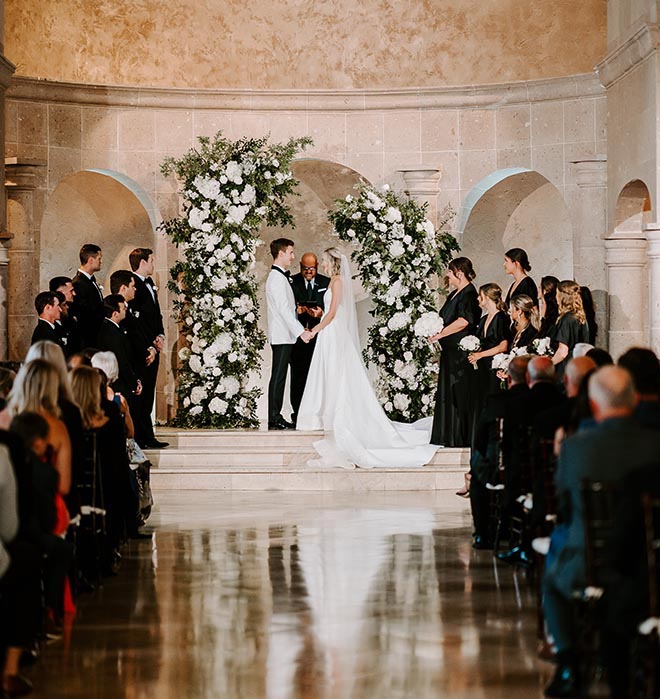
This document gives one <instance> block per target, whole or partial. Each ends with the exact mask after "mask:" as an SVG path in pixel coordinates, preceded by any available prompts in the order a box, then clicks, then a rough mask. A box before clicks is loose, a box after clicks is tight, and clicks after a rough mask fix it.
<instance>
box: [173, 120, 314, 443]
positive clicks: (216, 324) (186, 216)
mask: <svg viewBox="0 0 660 699" xmlns="http://www.w3.org/2000/svg"><path fill="white" fill-rule="evenodd" d="M198 141H199V146H198V147H197V148H192V149H191V150H189V151H188V153H186V154H185V155H184V156H182V157H181V158H177V159H175V158H166V159H165V160H164V161H163V164H162V166H161V172H162V173H163V175H164V176H166V177H167V176H169V175H171V174H174V175H176V177H177V178H178V180H179V182H180V194H181V197H182V199H183V213H182V215H180V216H178V217H176V218H173V219H170V220H168V221H165V222H163V223H162V224H161V228H162V229H163V230H164V231H165V233H166V234H167V235H168V236H169V238H170V239H171V240H172V242H173V243H174V244H175V245H176V246H177V247H178V248H179V250H180V252H181V257H182V259H181V260H179V261H178V262H177V263H176V264H174V266H173V267H172V268H171V269H170V275H171V281H170V282H169V284H168V288H169V289H170V291H171V292H173V293H174V294H176V295H177V296H176V298H175V300H174V303H173V305H174V309H175V312H176V317H177V320H178V322H179V324H180V327H181V328H182V334H183V337H184V339H185V342H186V346H185V347H183V348H182V349H181V350H180V351H179V369H178V373H177V393H178V398H179V403H178V410H177V414H176V418H175V420H174V424H175V425H177V426H180V427H214V428H220V429H231V428H244V427H258V425H259V423H258V420H257V416H256V404H257V399H258V397H259V395H260V389H258V388H254V387H252V388H250V387H249V382H250V378H251V375H253V374H254V373H255V372H258V371H259V370H260V367H261V355H260V352H261V349H262V348H263V346H264V344H265V337H264V334H263V333H262V332H261V331H260V330H259V327H258V320H259V308H258V305H257V283H256V279H255V277H254V274H253V272H252V270H253V269H254V266H255V251H256V249H257V246H258V245H259V244H260V239H259V229H260V227H261V226H262V224H264V223H265V224H267V225H276V224H279V225H281V226H286V225H293V221H292V217H291V214H290V212H289V209H288V208H287V206H286V198H287V197H288V196H289V195H290V194H292V193H294V192H295V187H296V185H297V181H296V180H295V179H294V178H293V176H292V175H291V172H290V165H291V162H292V160H293V158H294V157H295V156H296V154H297V153H298V152H299V151H301V150H302V149H304V148H305V147H306V146H307V145H309V144H310V143H311V140H310V139H309V138H300V139H291V140H290V141H289V142H288V143H286V144H274V143H269V139H268V137H266V138H258V139H248V138H243V139H240V140H239V141H230V140H228V139H226V138H224V137H223V136H222V133H221V132H219V133H218V134H216V136H215V137H214V138H213V139H210V138H207V137H201V138H199V139H198Z"/></svg>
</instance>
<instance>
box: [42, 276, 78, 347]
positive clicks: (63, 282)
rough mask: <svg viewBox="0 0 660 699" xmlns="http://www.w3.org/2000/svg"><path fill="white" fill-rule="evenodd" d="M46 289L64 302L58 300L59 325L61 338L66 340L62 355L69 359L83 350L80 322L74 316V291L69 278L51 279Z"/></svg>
mask: <svg viewBox="0 0 660 699" xmlns="http://www.w3.org/2000/svg"><path fill="white" fill-rule="evenodd" d="M48 288H49V289H50V291H53V292H57V293H59V294H62V296H63V297H64V300H62V299H60V307H61V309H62V313H61V317H60V320H59V324H60V328H61V334H62V336H63V337H64V338H66V343H65V344H64V354H65V356H66V357H70V356H71V355H72V354H75V353H76V352H80V351H81V350H82V349H84V346H83V338H82V331H81V329H80V321H79V320H78V317H77V316H76V314H75V298H76V290H75V289H74V288H73V281H72V280H71V279H70V278H69V277H53V278H52V279H51V280H50V282H49V283H48Z"/></svg>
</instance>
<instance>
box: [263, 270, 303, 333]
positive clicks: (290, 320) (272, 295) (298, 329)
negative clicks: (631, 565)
mask: <svg viewBox="0 0 660 699" xmlns="http://www.w3.org/2000/svg"><path fill="white" fill-rule="evenodd" d="M283 272H284V270H282V272H280V271H278V270H277V269H271V270H270V274H269V275H268V279H267V280H266V306H267V308H268V342H269V343H270V344H271V345H293V344H295V342H296V340H297V339H298V337H300V335H301V334H302V333H303V332H304V330H305V328H303V326H302V325H301V323H299V322H298V319H297V318H296V299H295V297H294V295H293V289H292V288H291V282H290V281H289V277H287V276H285V275H284V273H283Z"/></svg>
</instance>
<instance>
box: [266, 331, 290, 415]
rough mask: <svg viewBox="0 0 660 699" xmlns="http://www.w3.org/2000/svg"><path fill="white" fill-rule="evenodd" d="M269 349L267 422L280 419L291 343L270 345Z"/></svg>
mask: <svg viewBox="0 0 660 699" xmlns="http://www.w3.org/2000/svg"><path fill="white" fill-rule="evenodd" d="M271 349H272V350H273V366H272V367H271V370H270V381H269V382H268V424H272V423H273V422H277V421H278V420H281V419H282V403H284V387H285V385H286V373H287V371H288V370H289V362H290V361H291V350H292V349H293V345H271Z"/></svg>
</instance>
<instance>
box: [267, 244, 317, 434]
mask: <svg viewBox="0 0 660 699" xmlns="http://www.w3.org/2000/svg"><path fill="white" fill-rule="evenodd" d="M270 254H271V255H272V256H273V266H272V267H271V270H270V274H269V275H268V279H267V281H266V306H267V310H268V342H269V343H270V346H271V348H272V350H273V366H272V368H271V374H270V381H269V383H268V429H269V430H291V429H293V428H294V425H293V423H291V422H288V421H286V420H285V419H284V418H283V417H282V403H283V402H284V387H285V384H286V373H287V370H288V368H289V362H290V361H291V350H292V349H293V346H294V344H295V343H296V340H297V339H298V338H300V339H301V340H302V341H303V342H309V340H310V339H311V337H312V333H310V332H309V330H305V328H304V327H303V326H302V324H301V323H300V322H299V321H298V319H297V318H296V300H295V297H294V295H293V290H292V288H291V278H290V273H289V267H290V266H291V263H292V262H293V260H294V257H295V255H294V253H293V241H292V240H288V239H287V238H278V239H277V240H273V242H272V243H271V244H270Z"/></svg>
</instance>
